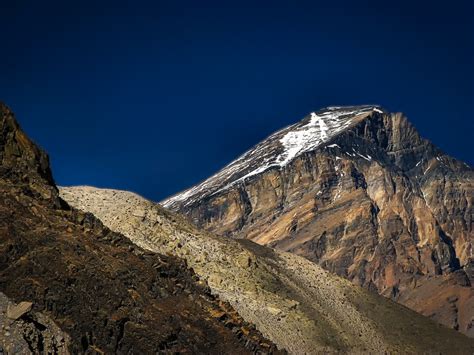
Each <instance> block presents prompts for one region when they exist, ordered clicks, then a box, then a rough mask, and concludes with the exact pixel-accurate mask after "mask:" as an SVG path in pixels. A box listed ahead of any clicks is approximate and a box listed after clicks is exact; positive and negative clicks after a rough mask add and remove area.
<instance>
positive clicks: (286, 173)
mask: <svg viewBox="0 0 474 355" xmlns="http://www.w3.org/2000/svg"><path fill="white" fill-rule="evenodd" d="M448 119H449V118H447V120H448ZM473 202H474V171H473V169H472V168H471V167H469V166H468V165H467V164H465V163H462V162H460V161H458V160H456V159H453V158H451V157H449V156H447V155H446V154H444V153H443V152H442V151H441V150H440V149H438V148H437V147H435V146H434V145H433V144H432V143H431V142H429V141H428V140H426V139H423V138H422V137H421V136H420V135H419V134H418V132H417V131H416V129H415V128H414V127H413V126H412V125H411V124H410V122H409V121H408V120H407V118H406V117H405V116H404V115H403V114H401V113H390V112H387V111H386V110H384V109H383V108H381V107H379V106H355V107H328V108H326V109H323V110H320V111H318V112H313V113H311V114H310V115H308V116H306V117H305V118H304V119H303V120H302V121H300V122H298V123H296V124H294V125H291V126H289V127H287V128H284V129H282V130H280V131H278V132H276V133H274V134H272V135H271V136H270V137H268V138H267V139H265V140H264V141H262V142H261V143H259V144H257V145H256V146H255V147H254V148H253V149H251V150H249V151H248V152H246V153H245V154H243V155H242V156H241V157H239V158H238V159H236V160H235V161H233V162H231V163H230V164H229V165H227V166H226V167H224V168H223V169H222V170H221V171H219V172H218V173H217V174H215V175H214V176H212V177H210V178H209V179H207V180H205V181H204V182H202V183H200V184H198V185H196V186H194V187H192V188H190V189H188V190H186V191H184V192H182V193H179V194H177V195H175V196H172V197H171V198H169V199H167V200H165V201H163V202H162V205H163V206H164V207H166V208H168V209H170V210H171V211H177V212H180V213H182V214H184V215H185V216H187V218H188V219H189V220H190V221H192V222H193V223H194V224H195V225H196V226H198V227H200V228H203V229H205V230H207V231H210V232H212V233H215V234H217V235H220V236H225V237H232V238H243V239H249V240H252V241H255V242H257V243H259V244H262V245H268V246H272V247H274V248H277V249H279V250H282V251H289V252H292V253H295V254H297V255H301V256H304V257H305V258H307V259H308V260H311V261H313V262H315V263H317V264H319V265H321V266H322V267H324V268H325V269H326V270H329V271H331V272H333V273H336V274H338V275H340V276H343V277H345V278H347V279H349V280H351V281H352V282H353V283H355V284H357V285H361V286H363V287H365V288H367V289H369V290H371V291H374V292H378V293H379V294H381V295H384V296H386V297H388V298H391V299H392V300H395V301H397V302H399V303H401V304H403V305H405V306H407V307H409V308H411V309H413V310H415V311H417V312H419V313H421V314H423V315H426V316H429V317H431V318H433V319H434V320H436V321H438V322H440V323H442V324H445V325H447V326H448V327H451V328H454V329H457V330H459V331H461V332H463V333H465V334H467V335H469V336H474V289H473V287H472V282H473V281H474V255H473V240H474V232H473V219H474V209H473Z"/></svg>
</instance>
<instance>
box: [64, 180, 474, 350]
mask: <svg viewBox="0 0 474 355" xmlns="http://www.w3.org/2000/svg"><path fill="white" fill-rule="evenodd" d="M60 194H61V196H62V198H64V199H65V200H66V201H68V203H70V204H71V205H72V206H74V207H76V208H79V209H81V210H83V211H88V212H92V213H93V214H94V215H96V216H97V217H99V218H100V219H101V220H102V221H103V223H104V224H105V225H106V226H108V227H109V228H111V229H112V230H114V231H117V232H120V233H123V234H124V235H125V236H127V237H128V238H130V240H131V241H133V242H134V243H135V244H137V245H139V246H141V247H143V248H144V249H148V250H150V251H153V252H158V253H163V254H170V255H178V256H179V257H181V258H183V259H185V260H186V262H187V264H188V265H189V266H190V267H192V269H193V270H194V271H195V272H196V274H197V275H199V277H201V278H202V279H203V280H206V281H207V282H208V284H209V286H210V288H211V290H212V291H213V293H215V294H216V295H218V296H219V298H220V299H223V300H225V301H228V302H229V303H230V304H231V305H232V306H233V307H234V308H235V309H236V310H237V311H238V312H239V314H241V315H242V317H243V318H244V319H246V320H247V321H249V322H251V323H253V324H255V325H256V327H257V329H258V330H260V331H261V332H262V333H263V335H265V336H266V337H267V338H269V339H270V340H272V341H273V342H274V343H276V344H277V345H278V346H280V347H282V348H285V349H287V350H288V351H289V352H290V353H294V354H302V353H307V354H313V353H317V354H320V353H335V352H342V353H351V352H353V353H382V352H387V353H451V352H453V351H454V352H456V351H457V352H460V353H464V352H466V351H467V352H470V351H472V349H473V348H472V346H474V341H473V340H470V339H469V338H467V337H465V336H464V335H462V334H459V333H457V332H455V331H453V330H451V329H448V328H445V327H444V326H441V325H438V324H436V323H434V322H432V321H431V320H429V319H428V318H425V317H422V316H420V315H419V314H417V313H415V312H413V311H411V310H409V309H407V308H405V307H402V306H400V305H397V304H396V303H394V302H391V301H389V300H387V299H385V298H383V297H380V296H378V295H376V294H374V293H371V292H368V291H367V290H364V289H362V288H360V287H358V286H355V285H353V284H352V283H351V282H349V281H347V280H344V279H342V278H340V277H338V276H336V275H333V274H330V273H329V272H327V271H325V270H324V269H322V268H321V267H320V266H318V265H317V264H315V263H312V262H311V261H309V260H306V259H305V258H302V257H299V256H297V255H295V254H291V253H287V252H282V251H277V250H273V249H271V248H268V247H263V246H260V245H258V244H256V243H254V242H252V241H249V240H245V239H242V240H233V239H229V238H222V237H216V236H214V235H212V234H209V233H206V232H202V231H200V230H198V229H197V228H196V227H194V226H192V225H191V224H189V223H188V222H186V220H185V219H184V218H182V217H180V216H179V215H177V214H175V213H171V212H169V211H166V210H165V209H163V208H162V207H161V206H159V205H158V204H155V203H153V202H150V201H147V200H146V199H144V198H142V197H140V196H138V195H136V194H134V193H131V192H127V191H116V190H107V189H97V188H93V187H69V188H60ZM467 344H471V345H469V346H467Z"/></svg>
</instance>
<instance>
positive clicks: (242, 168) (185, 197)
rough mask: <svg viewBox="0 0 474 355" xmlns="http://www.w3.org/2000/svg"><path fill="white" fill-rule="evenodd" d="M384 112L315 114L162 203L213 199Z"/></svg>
mask: <svg viewBox="0 0 474 355" xmlns="http://www.w3.org/2000/svg"><path fill="white" fill-rule="evenodd" d="M373 112H377V113H383V112H384V111H383V110H382V109H381V108H380V107H379V106H375V105H370V106H368V105H367V106H346V107H342V106H332V107H327V108H325V109H322V110H319V111H317V112H311V113H310V114H309V115H307V116H306V117H305V118H304V119H303V120H301V121H300V122H298V123H296V124H294V125H291V126H289V127H286V128H284V129H282V130H279V131H277V132H275V133H274V134H272V135H271V136H270V137H268V138H267V139H265V140H263V141H262V142H261V143H259V144H257V145H256V146H255V147H254V148H252V149H251V150H249V151H247V152H246V153H244V154H243V155H242V156H240V157H239V158H237V159H236V160H234V161H233V162H231V163H230V164H229V165H227V166H226V167H224V168H223V169H222V170H220V171H219V172H218V173H217V174H215V175H213V176H211V177H210V178H209V179H207V180H205V181H203V182H202V183H200V184H198V185H196V186H194V187H192V188H190V189H188V190H186V191H183V192H182V193H179V194H177V195H174V196H172V197H170V198H169V199H167V200H165V201H163V202H162V205H163V206H164V207H167V208H172V207H173V205H175V204H177V203H181V202H183V201H186V202H185V204H190V203H192V202H193V201H194V200H195V198H194V197H199V198H202V197H203V196H205V195H212V194H215V193H216V192H218V191H220V190H223V189H227V188H229V187H231V186H233V185H235V184H237V183H239V182H241V181H243V180H245V179H247V178H250V177H251V176H254V175H257V174H260V173H262V172H264V171H266V170H268V169H270V168H277V169H281V168H283V167H284V166H286V165H287V164H288V163H290V162H291V161H292V160H294V159H295V158H296V157H298V156H300V155H301V154H303V153H306V152H309V151H312V150H314V149H316V148H318V147H319V146H321V145H322V144H324V143H327V142H329V141H330V140H331V139H332V138H334V137H335V136H337V135H338V134H339V133H341V132H343V131H344V130H346V129H347V128H349V127H351V126H353V125H354V124H356V123H357V122H360V121H361V120H363V119H365V118H366V117H368V116H369V115H371V114H372V113H373Z"/></svg>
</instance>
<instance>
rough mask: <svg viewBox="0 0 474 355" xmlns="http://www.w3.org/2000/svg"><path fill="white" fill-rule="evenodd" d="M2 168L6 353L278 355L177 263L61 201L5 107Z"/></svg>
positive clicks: (0, 113) (1, 301)
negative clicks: (270, 353) (253, 354)
mask: <svg viewBox="0 0 474 355" xmlns="http://www.w3.org/2000/svg"><path fill="white" fill-rule="evenodd" d="M0 163H1V164H0V321H1V335H0V342H1V343H0V347H1V349H2V351H1V352H2V353H4V352H6V353H7V354H17V353H22V354H23V353H28V351H29V352H31V353H75V354H77V353H89V354H91V353H136V354H150V353H157V352H160V353H176V352H187V353H204V352H213V353H232V354H234V353H242V354H245V353H255V352H257V353H264V352H272V351H274V350H275V349H276V348H275V346H274V345H273V344H272V343H271V342H269V341H267V340H265V339H264V338H263V337H262V336H261V334H260V333H259V332H258V331H256V330H255V329H254V327H253V326H251V325H249V324H248V323H246V322H244V321H243V320H242V318H240V316H239V315H238V314H236V312H235V311H234V310H233V309H232V308H231V307H230V306H229V305H228V304H226V303H222V302H221V301H219V299H217V298H216V297H215V296H213V295H212V294H211V293H210V290H209V288H208V287H207V285H206V284H205V283H204V282H202V281H199V279H198V278H197V277H196V275H195V274H193V273H192V272H191V271H190V270H188V268H187V266H186V264H185V263H184V262H183V261H182V260H179V259H177V258H174V257H171V256H164V255H160V254H156V253H151V252H149V251H145V250H143V249H141V248H140V247H138V246H136V245H134V244H133V243H131V242H130V241H129V240H128V239H127V238H125V237H123V236H122V235H120V234H117V233H114V232H112V231H110V230H109V229H107V228H106V227H104V226H103V225H102V223H101V222H100V221H99V220H97V219H96V218H95V217H94V216H92V215H91V214H85V213H83V212H80V211H77V210H75V209H72V208H70V207H69V205H67V204H66V203H65V202H64V201H62V200H61V199H60V198H59V196H58V190H57V188H56V187H55V185H54V181H53V178H52V174H51V171H50V168H49V163H48V157H47V155H46V154H45V153H44V152H43V151H42V150H40V149H39V148H38V147H37V146H36V145H35V144H33V143H32V142H31V141H30V140H29V139H28V138H27V137H26V136H25V134H24V133H23V132H22V131H21V130H20V128H19V126H18V124H17V123H16V121H15V119H14V117H13V114H12V112H11V111H10V110H9V109H8V108H7V107H6V106H4V105H1V104H0ZM21 302H24V303H21ZM17 303H18V305H17ZM30 307H31V308H32V309H31V310H30V309H29V308H30Z"/></svg>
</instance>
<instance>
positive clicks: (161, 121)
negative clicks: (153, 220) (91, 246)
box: [0, 0, 474, 200]
mask: <svg viewBox="0 0 474 355" xmlns="http://www.w3.org/2000/svg"><path fill="white" fill-rule="evenodd" d="M472 3H473V2H472V1H450V2H446V1H443V2H439V3H437V2H436V1H414V0H411V1H405V0H401V1H380V0H379V1H319V2H318V1H308V2H302V1H285V2H282V1H248V2H247V1H242V0H241V1H235V2H233V1H222V0H221V1H150V2H143V1H129V2H120V1H117V0H116V1H110V2H109V1H78V2H73V1H61V2H59V1H58V2H52V1H1V2H0V20H1V21H0V30H1V33H2V37H1V42H0V100H2V101H4V102H5V103H7V104H8V105H9V106H10V107H11V108H12V109H13V110H14V111H15V112H16V113H17V117H18V119H19V121H20V123H21V124H22V126H23V128H24V129H25V130H26V131H27V133H28V134H29V135H30V136H31V137H32V138H33V139H34V140H35V141H36V142H37V143H39V144H40V145H41V146H42V147H44V148H45V149H46V150H47V151H48V152H49V153H50V156H51V160H52V164H53V169H54V175H55V178H56V181H57V182H58V184H63V185H74V184H90V185H96V186H101V187H113V188H121V189H129V190H134V191H136V192H139V193H141V194H143V195H145V196H147V197H149V198H151V199H155V200H159V199H161V198H164V197H166V196H168V195H170V194H172V193H174V192H177V191H178V190H181V189H183V188H186V187H188V186H189V185H192V184H194V183H197V182H198V181H200V180H201V179H204V178H205V177H207V176H209V175H210V174H212V173H214V172H215V171H216V170H218V169H219V168H220V167H222V166H223V165H225V164H226V163H228V162H229V161H231V160H232V159H234V158H235V157H237V156H238V155H239V154H241V153H242V152H244V151H245V150H246V149H248V148H249V147H251V146H253V145H254V144H255V143H257V142H258V141H259V140H261V139H263V138H265V137H266V136H268V135H269V134H270V133H271V132H273V131H275V130H277V129H279V128H281V127H283V126H286V125H288V124H291V123H293V122H295V121H297V120H299V119H300V118H302V117H303V116H304V115H305V114H307V113H308V112H310V111H312V110H316V109H318V108H320V107H323V106H328V105H350V104H366V103H377V104H381V105H383V106H384V107H386V108H387V109H390V110H394V111H403V112H405V113H406V114H407V115H408V117H409V118H410V120H411V121H412V122H413V123H414V124H415V125H416V126H417V128H418V129H419V130H420V131H421V133H422V134H423V135H424V136H425V137H428V138H429V139H431V140H432V141H433V142H435V143H436V144H437V145H438V146H440V147H441V148H442V149H443V150H445V151H446V152H448V153H449V154H451V155H453V156H455V157H457V158H460V159H462V160H464V161H467V162H469V163H470V164H471V165H473V163H474V157H473V154H472V153H473V145H472V141H473V139H474V137H473V129H474V124H473V118H474V116H473V113H474V87H473V86H474V84H473V82H474V80H473V79H474V75H473V69H472V68H473V56H474V55H473V52H474V49H473V48H474V38H473V36H474V25H473V17H472V14H473V5H472Z"/></svg>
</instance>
